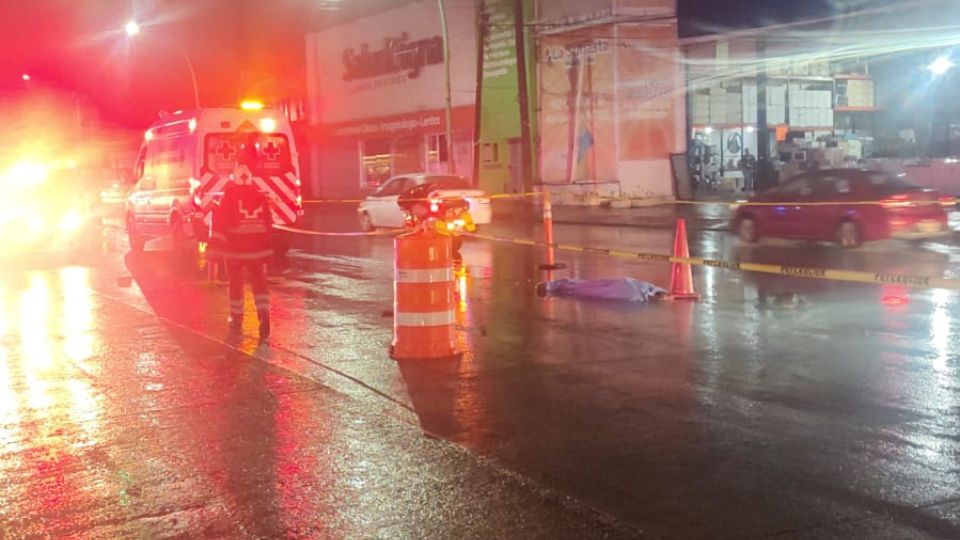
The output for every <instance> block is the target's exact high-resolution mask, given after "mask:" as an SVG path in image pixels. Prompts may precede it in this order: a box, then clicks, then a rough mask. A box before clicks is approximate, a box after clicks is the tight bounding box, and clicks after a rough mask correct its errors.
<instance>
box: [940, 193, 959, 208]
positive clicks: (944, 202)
mask: <svg viewBox="0 0 960 540" xmlns="http://www.w3.org/2000/svg"><path fill="white" fill-rule="evenodd" d="M956 205H957V198H956V197H950V196H947V195H943V196H941V197H940V206H945V207H951V206H956Z"/></svg>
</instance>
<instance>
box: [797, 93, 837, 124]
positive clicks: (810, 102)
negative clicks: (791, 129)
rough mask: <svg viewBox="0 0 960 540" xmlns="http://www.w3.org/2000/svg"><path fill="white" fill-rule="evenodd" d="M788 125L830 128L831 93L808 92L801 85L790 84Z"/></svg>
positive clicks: (831, 122) (831, 117)
mask: <svg viewBox="0 0 960 540" xmlns="http://www.w3.org/2000/svg"><path fill="white" fill-rule="evenodd" d="M789 120H790V125H791V126H796V127H820V128H832V126H833V93H832V92H831V91H830V90H808V89H806V88H804V85H803V84H802V83H790V118H789Z"/></svg>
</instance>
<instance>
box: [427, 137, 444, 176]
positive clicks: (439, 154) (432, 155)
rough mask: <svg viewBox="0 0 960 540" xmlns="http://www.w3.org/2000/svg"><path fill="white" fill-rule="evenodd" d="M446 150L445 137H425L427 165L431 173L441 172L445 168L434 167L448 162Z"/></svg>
mask: <svg viewBox="0 0 960 540" xmlns="http://www.w3.org/2000/svg"><path fill="white" fill-rule="evenodd" d="M448 154H449V152H448V148H447V136H446V135H442V134H441V135H427V164H428V165H429V169H430V171H431V172H442V171H443V170H446V169H445V167H437V166H436V165H439V164H443V165H446V164H447V163H449V161H450V156H449V155H448Z"/></svg>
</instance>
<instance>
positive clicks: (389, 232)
mask: <svg viewBox="0 0 960 540" xmlns="http://www.w3.org/2000/svg"><path fill="white" fill-rule="evenodd" d="M273 228H274V229H277V230H280V231H286V232H289V233H294V234H306V235H309V236H392V235H396V234H401V233H403V232H404V229H396V230H383V231H371V232H327V231H311V230H308V229H300V228H297V227H288V226H286V225H274V226H273Z"/></svg>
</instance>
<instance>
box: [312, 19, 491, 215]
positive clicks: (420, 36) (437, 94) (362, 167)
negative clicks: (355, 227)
mask: <svg viewBox="0 0 960 540" xmlns="http://www.w3.org/2000/svg"><path fill="white" fill-rule="evenodd" d="M446 11H447V20H448V31H449V36H450V69H451V89H452V91H451V97H452V104H453V108H452V119H453V122H452V126H453V145H452V146H453V155H452V156H449V155H447V154H448V151H447V147H448V145H447V143H446V131H447V126H446V86H445V77H444V61H443V39H442V37H441V30H440V28H441V25H440V13H439V10H438V8H437V3H436V2H434V1H431V0H424V1H418V2H411V3H408V4H403V5H400V6H398V7H396V8H393V9H389V10H387V11H383V12H380V13H377V14H374V15H371V16H368V17H364V18H361V19H357V20H354V21H351V22H348V23H345V24H341V25H339V26H335V27H332V28H327V29H324V30H321V31H319V32H315V33H312V34H309V35H308V36H307V92H308V104H309V105H308V117H309V122H310V137H309V139H310V143H309V150H308V153H309V160H310V165H311V166H310V169H311V171H312V172H313V174H312V178H311V179H310V188H311V189H310V193H311V194H312V196H314V197H328V198H329V197H355V196H358V195H362V194H368V193H370V192H372V191H374V190H375V189H376V188H377V186H379V185H380V184H381V183H382V182H383V181H385V180H386V179H387V178H389V177H391V176H394V175H397V174H402V173H412V172H421V171H427V172H455V173H457V174H463V175H464V176H471V174H470V171H471V169H472V164H473V124H474V101H475V100H474V98H475V95H476V91H475V88H476V85H475V77H476V44H477V39H476V26H475V24H474V18H475V17H474V15H475V7H474V3H473V2H472V0H447V2H446Z"/></svg>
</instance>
